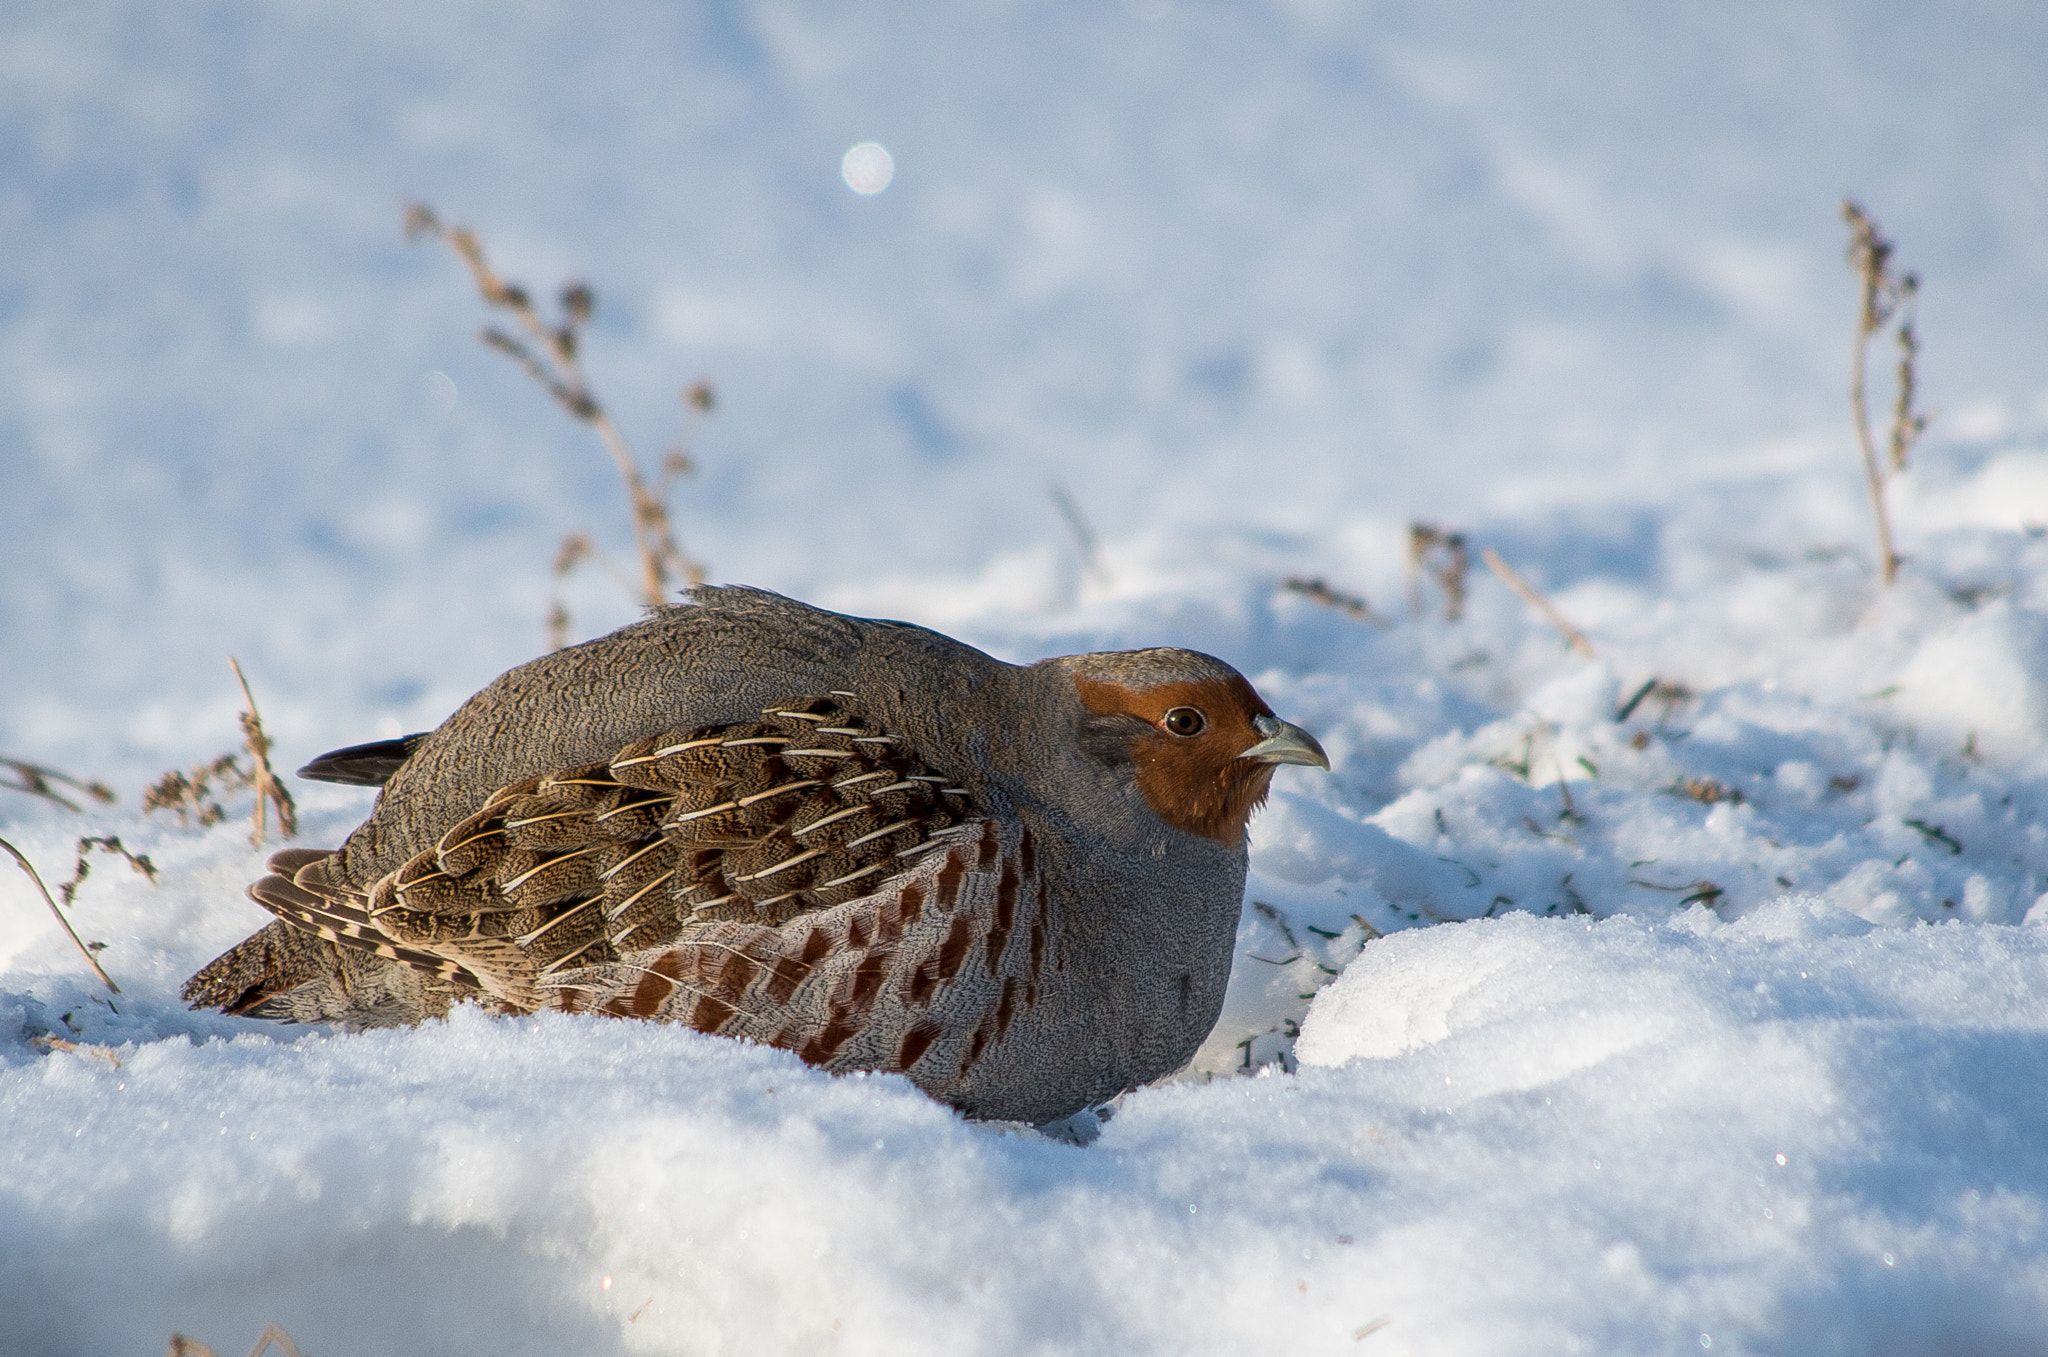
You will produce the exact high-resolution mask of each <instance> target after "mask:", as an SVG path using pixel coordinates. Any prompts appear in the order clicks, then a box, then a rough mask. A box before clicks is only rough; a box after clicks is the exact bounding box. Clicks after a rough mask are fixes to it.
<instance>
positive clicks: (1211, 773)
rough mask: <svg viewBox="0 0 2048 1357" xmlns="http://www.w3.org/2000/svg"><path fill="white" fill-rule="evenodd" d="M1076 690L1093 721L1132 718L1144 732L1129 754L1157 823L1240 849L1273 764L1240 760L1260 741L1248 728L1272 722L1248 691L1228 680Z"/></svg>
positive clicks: (1089, 685) (1089, 683)
mask: <svg viewBox="0 0 2048 1357" xmlns="http://www.w3.org/2000/svg"><path fill="white" fill-rule="evenodd" d="M1074 689H1075V691H1076V692H1078V693H1079V694H1080V697H1081V704H1082V705H1083V706H1085V707H1086V708H1087V709H1088V710H1089V711H1091V712H1093V713H1094V714H1095V715H1097V716H1110V715H1123V716H1134V717H1136V718H1137V719H1138V720H1140V721H1143V722H1144V723H1145V724H1146V726H1148V727H1149V729H1148V730H1146V731H1144V732H1142V733H1138V734H1134V735H1133V736H1132V737H1131V740H1130V754H1131V761H1132V763H1133V764H1134V765H1135V766H1136V769H1137V779H1138V790H1139V791H1140V792H1141V793H1142V794H1143V795H1144V797H1145V801H1146V804H1148V805H1150V806H1151V807H1152V809H1153V811H1154V812H1156V813H1157V814H1158V816H1159V818H1160V819H1162V820H1164V821H1166V822H1167V823H1168V824H1170V825H1172V826H1173V827H1174V828H1176V829H1180V830H1185V831H1186V832H1187V833H1190V834H1199V835H1201V836H1202V837H1203V838H1205V839H1214V840H1215V841H1216V842H1218V843H1223V844H1231V845H1236V844H1239V843H1242V842H1243V841H1244V831H1245V825H1246V823H1247V822H1248V821H1249V820H1250V819H1251V814H1252V812H1253V811H1254V810H1257V809H1258V807H1259V804H1260V803H1261V802H1263V801H1264V800H1265V799H1266V792H1267V790H1268V788H1270V787H1271V786H1272V782H1273V765H1272V764H1270V763H1262V762H1259V761H1258V760H1256V759H1240V758H1239V757H1238V755H1240V754H1242V753H1244V752H1245V750H1247V749H1250V748H1251V747H1252V746H1253V745H1255V744H1257V743H1259V741H1260V740H1261V739H1262V738H1264V737H1263V736H1261V735H1260V734H1259V731H1258V729H1257V728H1256V727H1255V726H1254V725H1253V724H1252V723H1253V721H1255V720H1257V719H1258V718H1259V717H1261V716H1271V715H1272V714H1273V712H1272V709H1271V708H1270V707H1268V706H1267V705H1266V703H1265V700H1264V699H1262V698H1261V697H1260V696H1259V695H1258V693H1257V692H1255V691H1253V689H1252V685H1251V684H1249V683H1247V682H1245V681H1244V679H1243V678H1241V677H1237V676H1232V677H1230V678H1212V679H1188V680H1182V681H1178V682H1172V683H1159V684H1154V685H1153V686H1151V687H1149V688H1130V687H1126V686H1125V685H1123V684H1121V683H1114V682H1111V681H1109V680H1107V679H1094V678H1086V677H1077V678H1076V679H1075V680H1074ZM1189 712H1192V713H1194V714H1195V717H1196V718H1199V720H1197V719H1194V718H1191V717H1189V716H1188V715H1187V713H1189ZM1182 731H1187V732H1189V733H1185V734H1183V733H1181V732H1182Z"/></svg>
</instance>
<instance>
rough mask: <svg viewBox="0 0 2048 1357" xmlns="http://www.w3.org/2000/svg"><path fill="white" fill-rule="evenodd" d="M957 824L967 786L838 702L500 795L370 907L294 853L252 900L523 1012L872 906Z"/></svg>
mask: <svg viewBox="0 0 2048 1357" xmlns="http://www.w3.org/2000/svg"><path fill="white" fill-rule="evenodd" d="M970 810H971V806H970V805H969V798H968V796H967V793H966V790H965V789H964V788H961V787H958V786H955V785H954V784H953V783H952V782H951V781H950V780H949V779H948V778H946V777H945V776H944V775H942V774H940V773H937V772H934V771H932V770H931V769H929V768H927V767H925V766H924V764H923V763H921V762H920V761H919V760H918V759H917V758H916V757H915V756H914V755H912V754H911V753H910V752H908V751H907V750H906V749H905V748H904V747H903V745H902V743H901V742H900V741H899V740H897V739H896V738H895V737H893V736H891V735H889V734H887V733H886V732H884V731H882V730H880V729H879V728H878V727H877V726H876V725H875V724H874V723H872V722H871V721H869V720H867V719H866V718H865V717H864V716H863V715H862V713H861V712H860V711H859V710H858V708H857V706H856V705H855V704H854V703H852V702H851V701H850V700H849V699H848V698H847V697H846V696H845V695H839V694H835V695H827V696H824V697H819V698H811V699H805V700H801V701H796V702H785V703H778V704H776V705H775V706H773V707H771V708H769V709H768V710H767V711H765V712H763V713H762V720H760V721H758V722H749V723H743V724H737V725H727V726H721V727H702V728H696V729H690V730H682V731H673V732H669V733H666V734H663V735H660V736H656V737H653V738H650V739H644V740H639V741H635V742H633V743H631V744H629V745H627V746H625V747H624V748H623V749H621V750H619V751H618V753H617V754H616V755H615V756H614V757H613V758H612V759H611V760H610V761H609V762H607V763H602V764H592V765H588V766H584V767H580V768H572V769H566V770H563V771H561V772H558V773H555V774H551V775H548V776H543V777H536V778H529V779H526V780H525V781H522V782H519V783H515V784H513V785H512V786H509V787H504V788H500V789H499V790H497V791H496V792H494V793H492V794H491V795H490V796H489V797H488V798H487V799H486V800H485V802H484V804H483V805H482V806H480V807H479V808H478V809H477V810H476V811H475V812H474V813H472V814H470V815H469V816H467V817H466V818H464V819H463V820H462V821H460V822H459V823H458V824H456V825H455V827H454V828H452V829H450V830H448V831H447V832H446V833H445V834H443V835H442V837H441V839H440V841H439V842H438V843H437V844H435V845H434V847H433V848H431V849H429V850H427V851H424V852H421V853H418V854H415V855H414V856H413V857H412V858H411V859H410V860H408V861H407V862H405V863H404V864H403V865H402V866H401V867H399V868H398V870H396V871H394V872H391V873H389V874H387V875H386V876H384V877H383V878H381V879H379V880H377V881H376V882H374V883H372V884H371V886H370V887H369V889H368V891H367V892H366V893H356V892H352V891H349V890H346V889H342V888H338V887H336V886H335V885H333V884H332V883H331V882H330V881H329V880H328V879H327V875H326V864H327V863H328V861H329V859H328V858H327V856H326V855H324V854H306V853H303V852H300V853H298V854H297V855H296V856H295V857H294V858H293V859H292V861H291V862H290V863H289V864H286V863H282V862H280V863H279V864H278V865H279V866H280V867H282V866H290V867H291V868H292V869H293V871H292V874H291V875H290V876H289V877H287V876H286V875H284V874H283V872H282V871H280V872H279V873H276V874H273V875H272V876H269V877H266V878H264V879H263V880H262V881H261V882H258V883H257V885H256V886H254V887H252V888H251V894H252V896H253V897H254V898H255V899H256V900H257V901H258V902H259V903H261V904H263V905H264V906H265V907H266V908H268V909H270V910H271V911H272V912H273V913H275V914H277V915H278V917H279V918H280V919H282V920H284V921H286V922H287V923H290V924H292V925H293V926H295V927H299V928H303V929H306V930H308V931H311V932H313V933H315V934H317V935H318V936H320V937H321V938H323V939H325V940H327V941H329V942H331V943H333V944H334V945H336V946H338V947H342V948H353V949H356V950H359V951H364V952H369V953H372V954H373V955H375V956H378V957H382V958H384V959H386V960H390V961H396V962H399V963H401V964H403V965H406V966H409V967H412V968H414V969H417V970H420V971H422V972H423V973H426V974H428V975H430V976H432V977H434V978H436V979H437V980H438V981H440V982H443V983H446V984H450V985H454V986H459V987H462V988H463V989H465V990H467V991H469V992H475V991H478V990H480V991H482V993H483V994H484V995H486V996H488V997H489V998H491V999H493V1000H495V1001H496V1002H497V1003H498V1004H499V1005H501V1006H502V1007H505V1008H508V1009H512V1010H515V1011H524V1010H529V1009H532V1008H534V1007H537V1006H539V1005H540V1004H541V1003H543V1002H545V997H546V991H547V988H548V986H549V985H550V980H549V977H551V976H553V975H555V974H556V973H557V972H560V971H562V970H564V969H565V968H569V967H580V968H588V967H592V966H602V965H605V964H607V963H611V962H615V961H618V960H619V959H620V958H622V957H625V956H627V955H629V954H632V953H635V952H639V951H644V950H646V949H648V948H654V947H660V946H662V945H665V944H667V943H670V942H673V941H674V940H675V939H676V938H677V937H678V936H680V935H681V934H682V933H683V932H684V931H685V930H687V929H690V928H699V927H702V926H704V925H707V924H712V923H719V922H736V923H745V924H751V925H767V926H770V927H773V926H779V925H781V924H784V923H787V922H788V921H790V920H792V919H795V918H798V917H799V916H802V915H805V914H808V913H812V912H815V911H818V910H823V909H829V908H831V907H832V906H835V905H838V904H842V903H844V902H846V901H848V900H853V899H856V898H859V897H861V896H863V895H867V894H871V893H873V892H874V891H875V890H876V889H878V888H879V887H881V886H882V885H883V884H884V883H886V882H887V881H888V880H889V879H890V878H891V877H892V876H894V875H896V874H899V873H901V872H903V871H905V870H907V869H908V868H909V867H910V866H911V865H912V864H913V862H914V861H915V859H916V858H918V857H919V856H920V855H921V854H922V853H924V852H929V851H931V849H933V848H934V847H936V846H938V845H939V844H941V843H943V842H944V841H945V840H946V839H947V836H948V834H949V832H950V831H952V830H954V828H955V827H956V826H957V825H958V824H959V822H960V820H961V819H962V817H963V816H964V815H966V814H967V813H968V812H969V811H970Z"/></svg>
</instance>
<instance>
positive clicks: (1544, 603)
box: [1479, 547, 1595, 660]
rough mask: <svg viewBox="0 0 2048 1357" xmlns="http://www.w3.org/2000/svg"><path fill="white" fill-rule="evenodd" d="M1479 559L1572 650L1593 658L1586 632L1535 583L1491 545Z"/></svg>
mask: <svg viewBox="0 0 2048 1357" xmlns="http://www.w3.org/2000/svg"><path fill="white" fill-rule="evenodd" d="M1479 559H1480V560H1482V561H1485V562H1486V568H1487V569H1488V570H1491V571H1492V572H1493V573H1494V574H1496V575H1498V576H1500V581H1501V583H1502V584H1505V585H1506V586H1507V587H1508V588H1510V589H1512V590H1514V591H1515V593H1516V594H1518V595H1520V596H1521V599H1522V602H1524V603H1526V604H1528V605H1529V606H1530V607H1532V608H1534V609H1535V610H1536V612H1537V614H1538V615H1539V616H1540V617H1542V619H1543V620H1544V621H1546V622H1548V623H1549V624H1550V625H1551V626H1553V627H1556V628H1557V630H1558V634H1559V635H1561V636H1563V637H1564V639H1565V643H1566V644H1567V645H1569V646H1571V648H1572V649H1573V650H1576V651H1578V652H1579V653H1580V654H1581V655H1584V656H1585V657H1586V658H1587V659H1589V660H1590V659H1592V658H1593V656H1594V654H1595V651H1594V650H1593V643H1592V642H1591V641H1589V640H1587V639H1586V633H1584V632H1582V631H1580V630H1579V629H1578V628H1577V627H1575V626H1573V625H1572V624H1571V623H1569V622H1567V621H1565V620H1564V614H1563V613H1561V612H1559V611H1558V610H1557V609H1556V608H1555V607H1554V606H1552V604H1551V602H1550V600H1549V599H1547V598H1545V597H1543V595H1542V594H1540V593H1538V592H1537V591H1536V586H1535V585H1533V584H1531V583H1529V581H1527V580H1525V579H1523V578H1522V577H1521V576H1520V575H1517V574H1516V573H1515V572H1514V569H1513V567H1511V566H1509V565H1508V563H1507V562H1506V561H1504V560H1502V559H1501V557H1500V553H1499V552H1497V551H1495V550H1494V549H1493V548H1492V547H1488V548H1487V549H1486V550H1484V551H1482V552H1480V553H1479Z"/></svg>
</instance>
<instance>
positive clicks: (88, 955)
mask: <svg viewBox="0 0 2048 1357" xmlns="http://www.w3.org/2000/svg"><path fill="white" fill-rule="evenodd" d="M0 848H4V849H6V850H7V852H8V854H9V855H10V856H11V857H13V859H14V861H15V863H16V864H17V865H18V866H20V868H21V870H22V871H24V872H26V873H28V879H29V880H30V881H33V882H35V885H36V893H37V894H39V895H41V896H42V897H43V903H44V904H46V905H48V906H49V907H50V913H52V914H54V915H56V916H57V925H58V927H60V928H62V929H63V930H64V936H65V937H67V938H70V939H71V945H72V946H73V947H76V948H77V949H78V954H79V955H80V956H82V957H84V958H85V964H86V965H88V966H90V967H92V973H93V974H94V975H96V976H98V977H99V978H100V983H101V984H103V985H105V986H106V987H107V988H108V989H109V990H112V991H113V992H114V993H115V994H119V993H120V992H121V987H120V986H119V985H117V984H115V983H114V977H112V976H111V975H108V974H107V973H106V971H105V970H103V969H101V967H100V963H99V959H98V958H97V957H95V956H94V955H93V954H92V949H91V948H90V947H87V946H86V945H85V939H83V938H81V937H79V936H78V930H77V929H75V928H73V927H72V926H71V920H69V919H67V918H65V917H64V911H63V910H61V909H59V908H57V901H56V899H55V898H54V897H53V896H52V895H51V894H50V888H49V887H48V886H45V885H44V884H43V878H42V877H41V876H40V875H39V874H38V873H37V872H36V868H35V864H34V863H32V862H30V861H29V860H28V858H27V856H26V855H25V854H23V853H22V851H21V850H20V849H19V848H16V847H15V846H14V845H13V844H11V843H9V842H8V841H7V840H5V839H0Z"/></svg>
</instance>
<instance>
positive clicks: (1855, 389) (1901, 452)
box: [1842, 201, 1913, 585]
mask: <svg viewBox="0 0 2048 1357" xmlns="http://www.w3.org/2000/svg"><path fill="white" fill-rule="evenodd" d="M1842 220H1844V221H1845V222H1847V223H1848V224H1849V266H1850V267H1851V268H1853V269H1855V270H1856V277H1857V281H1858V282H1859V283H1860V284H1861V287H1862V291H1861V296H1860V299H1859V304H1858V307H1857V313H1856V339H1855V342H1854V343H1853V344H1852V345H1851V346H1850V362H1849V414H1850V418H1851V420H1852V421H1853V422H1854V424H1855V426H1856V446H1857V448H1858V450H1859V451H1861V452H1862V454H1863V478H1864V481H1865V482H1866V483H1867V484H1868V486H1869V488H1870V508H1871V513H1872V515H1873V516H1874V517H1875V519H1876V521H1877V550H1878V558H1879V562H1880V566H1881V572H1882V574H1883V576H1884V582H1885V583H1886V584H1887V585H1889V584H1890V583H1892V581H1894V580H1896V579H1897V578H1898V575H1899V554H1898V551H1897V550H1896V549H1895V548H1894V547H1893V545H1892V524H1891V515H1890V512H1889V511H1888V510H1887V509H1886V507H1885V502H1884V467H1883V464H1882V463H1880V462H1879V461H1878V456H1877V443H1876V440H1875V439H1873V438H1872V437H1871V433H1870V403H1869V399H1868V396H1867V394H1866V391H1865V388H1864V376H1865V373H1866V371H1867V370H1868V368H1869V363H1870V337H1871V336H1872V335H1874V334H1876V333H1877V332H1878V331H1880V330H1882V329H1883V328H1884V326H1885V324H1886V323H1887V322H1888V321H1890V319H1891V317H1892V312H1893V310H1894V308H1895V307H1896V306H1897V304H1898V301H1899V298H1900V297H1901V296H1902V295H1906V294H1910V292H1911V291H1912V288H1910V287H1902V286H1901V284H1899V283H1895V282H1894V281H1893V280H1892V277H1891V254H1892V244H1891V242H1890V241H1888V240H1886V239H1885V238H1884V237H1883V236H1882V235H1881V234H1879V232H1878V229H1877V223H1876V222H1875V221H1873V220H1872V219H1871V217H1870V214H1869V213H1867V212H1865V211H1864V210H1863V208H1862V207H1861V206H1860V205H1858V204H1857V203H1855V202H1853V201H1844V202H1843V204H1842ZM1908 281H1909V282H1910V281H1911V280H1910V279H1909V280H1908ZM1912 351H1913V350H1912V348H1911V347H1909V348H1908V350H1907V353H1908V357H1907V358H1906V359H1905V360H1904V362H1903V363H1902V390H1901V398H1902V402H1903V404H1902V405H1901V407H1900V408H1901V411H1902V412H1903V413H1902V414H1901V415H1900V416H1899V420H1898V421H1895V423H1894V427H1893V434H1892V442H1893V459H1894V461H1895V463H1896V464H1897V466H1898V467H1899V468H1903V467H1904V465H1905V456H1906V448H1907V446H1909V445H1910V439H1907V438H1905V437H1904V436H1903V432H1902V430H1903V427H1904V426H1903V422H1902V421H1903V420H1905V419H1907V418H1910V415H1911V402H1912V393H1911V390H1910V389H1909V384H1910V381H1911V376H1910V364H1911V356H1910V355H1911V353H1912Z"/></svg>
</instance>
